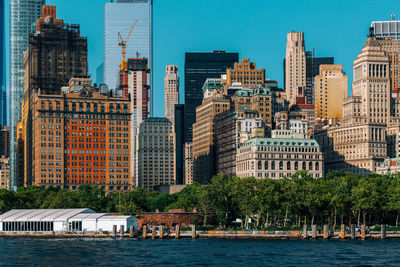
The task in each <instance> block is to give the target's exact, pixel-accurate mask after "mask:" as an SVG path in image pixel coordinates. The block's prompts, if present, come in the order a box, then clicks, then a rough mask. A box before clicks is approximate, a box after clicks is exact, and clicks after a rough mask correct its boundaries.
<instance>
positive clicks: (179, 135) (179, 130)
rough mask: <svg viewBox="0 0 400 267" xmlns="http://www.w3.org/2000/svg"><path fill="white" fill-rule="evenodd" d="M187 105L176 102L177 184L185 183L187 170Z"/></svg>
mask: <svg viewBox="0 0 400 267" xmlns="http://www.w3.org/2000/svg"><path fill="white" fill-rule="evenodd" d="M184 112H185V105H184V104H175V125H174V126H175V127H174V128H175V140H176V141H175V146H176V147H175V151H176V152H175V165H176V167H175V175H176V184H184V181H185V178H184V177H185V175H184V174H185V171H184V168H183V166H184V164H183V161H184V155H185V143H184V140H183V127H184V120H185V116H184V115H185V113H184Z"/></svg>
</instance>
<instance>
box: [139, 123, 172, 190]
mask: <svg viewBox="0 0 400 267" xmlns="http://www.w3.org/2000/svg"><path fill="white" fill-rule="evenodd" d="M174 139H175V137H174V132H173V127H172V124H171V122H170V121H169V120H168V119H166V118H148V119H147V120H145V121H144V122H143V123H142V124H141V125H140V129H139V133H138V135H137V144H138V147H137V155H138V160H137V163H136V164H137V172H138V176H137V178H138V180H137V184H136V185H137V187H143V188H147V189H150V190H153V189H154V187H155V186H157V185H171V184H175V164H174V158H175V140H174Z"/></svg>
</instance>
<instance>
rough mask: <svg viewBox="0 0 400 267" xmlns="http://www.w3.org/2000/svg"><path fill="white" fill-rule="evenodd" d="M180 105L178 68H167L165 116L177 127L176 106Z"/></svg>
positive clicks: (173, 66)
mask: <svg viewBox="0 0 400 267" xmlns="http://www.w3.org/2000/svg"><path fill="white" fill-rule="evenodd" d="M176 104H179V77H178V66H175V65H169V66H166V67H165V78H164V116H165V117H166V118H167V119H169V120H170V121H171V122H172V125H175V121H174V120H175V105H176Z"/></svg>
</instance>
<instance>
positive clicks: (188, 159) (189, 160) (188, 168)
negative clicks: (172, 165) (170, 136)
mask: <svg viewBox="0 0 400 267" xmlns="http://www.w3.org/2000/svg"><path fill="white" fill-rule="evenodd" d="M185 184H193V143H191V142H189V143H185Z"/></svg>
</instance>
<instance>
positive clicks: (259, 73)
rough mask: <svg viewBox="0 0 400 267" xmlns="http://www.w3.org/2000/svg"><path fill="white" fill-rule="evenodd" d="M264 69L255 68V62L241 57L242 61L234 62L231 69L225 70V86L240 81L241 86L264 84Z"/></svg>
mask: <svg viewBox="0 0 400 267" xmlns="http://www.w3.org/2000/svg"><path fill="white" fill-rule="evenodd" d="M264 81H265V69H257V65H256V63H252V62H250V59H249V58H242V62H240V63H235V64H234V67H233V69H231V68H229V69H227V70H226V80H225V81H223V83H225V84H226V85H227V86H230V85H231V84H233V83H240V84H241V85H242V86H243V87H258V86H259V85H260V84H264Z"/></svg>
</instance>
